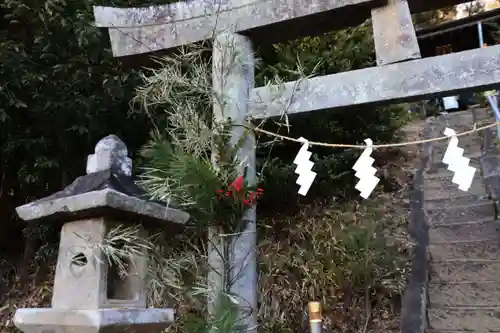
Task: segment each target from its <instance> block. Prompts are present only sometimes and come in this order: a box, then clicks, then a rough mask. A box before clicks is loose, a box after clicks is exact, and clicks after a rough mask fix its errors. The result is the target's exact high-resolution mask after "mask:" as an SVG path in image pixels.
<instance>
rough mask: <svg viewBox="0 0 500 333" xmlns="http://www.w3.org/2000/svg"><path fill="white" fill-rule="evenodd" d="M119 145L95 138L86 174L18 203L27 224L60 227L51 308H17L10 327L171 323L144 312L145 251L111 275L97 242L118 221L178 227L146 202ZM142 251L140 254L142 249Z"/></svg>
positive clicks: (77, 328)
mask: <svg viewBox="0 0 500 333" xmlns="http://www.w3.org/2000/svg"><path fill="white" fill-rule="evenodd" d="M127 155H128V152H127V147H126V146H125V144H124V143H123V142H122V141H121V140H120V139H119V138H118V137H116V136H114V135H110V136H107V137H106V138H104V139H102V140H101V141H99V143H98V144H97V145H96V147H95V153H94V154H93V155H90V156H89V157H88V160H87V175H85V176H82V177H79V178H77V179H76V180H75V181H74V182H73V183H72V184H71V185H69V186H68V187H66V188H65V189H63V190H62V191H59V192H57V193H55V194H53V195H51V196H49V197H46V198H43V199H40V200H37V201H35V202H32V203H29V204H26V205H23V206H20V207H18V208H17V213H18V215H19V216H20V218H21V219H23V220H25V221H30V222H36V223H42V222H49V221H50V222H51V223H60V224H62V229H61V240H60V245H59V254H58V258H57V267H56V274H55V280H54V289H53V296H52V307H51V308H30V309H18V310H17V311H16V313H15V316H14V323H15V325H16V326H17V327H18V328H19V329H21V330H22V331H23V332H26V333H97V332H105V333H108V332H109V333H125V332H134V333H141V332H148V333H155V332H160V331H161V329H164V328H166V327H168V326H169V325H170V324H171V323H172V321H173V319H174V310H173V309H157V308H148V307H147V288H146V273H147V268H148V263H147V255H146V253H143V254H137V255H134V256H132V257H130V258H127V260H128V261H129V262H128V265H127V269H128V274H127V275H126V276H125V277H121V276H119V272H118V271H117V269H116V267H114V266H116V265H113V264H112V263H111V264H110V262H109V260H108V258H107V257H106V254H105V252H104V251H103V246H101V245H102V244H103V242H104V241H105V238H106V235H107V233H108V232H109V231H110V230H111V229H113V228H114V227H116V226H118V225H121V224H131V223H138V225H139V228H138V229H137V230H138V231H137V232H138V233H139V235H138V236H139V237H141V236H143V235H144V236H145V232H146V229H145V227H148V226H153V225H156V226H158V225H160V226H163V227H164V228H169V227H173V226H174V225H179V224H184V223H186V222H187V220H188V219H189V215H188V214H187V213H186V212H183V211H180V210H177V209H174V208H171V207H168V206H166V205H165V204H163V203H161V202H156V201H150V200H148V199H147V197H146V193H145V192H144V191H143V190H141V189H140V188H139V187H138V186H137V185H136V184H135V183H134V182H133V180H132V162H131V159H130V158H129V157H128V156H127ZM144 251H145V250H144Z"/></svg>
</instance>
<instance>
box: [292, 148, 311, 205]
mask: <svg viewBox="0 0 500 333" xmlns="http://www.w3.org/2000/svg"><path fill="white" fill-rule="evenodd" d="M299 141H301V142H303V144H302V147H301V148H300V150H299V152H298V154H297V156H296V157H295V160H293V163H294V164H296V165H297V168H296V169H295V173H296V174H298V175H299V178H297V181H296V183H297V184H298V185H300V188H299V194H300V195H304V196H305V195H306V194H307V192H308V191H309V188H310V187H311V185H312V183H313V181H314V178H316V172H314V171H312V168H313V166H314V162H313V161H311V160H310V158H311V156H312V153H311V152H310V151H308V150H307V148H309V141H307V140H306V139H304V138H299Z"/></svg>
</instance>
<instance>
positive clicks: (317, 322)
mask: <svg viewBox="0 0 500 333" xmlns="http://www.w3.org/2000/svg"><path fill="white" fill-rule="evenodd" d="M309 326H310V328H311V333H321V326H322V322H321V303H320V302H309Z"/></svg>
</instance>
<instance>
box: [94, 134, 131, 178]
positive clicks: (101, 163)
mask: <svg viewBox="0 0 500 333" xmlns="http://www.w3.org/2000/svg"><path fill="white" fill-rule="evenodd" d="M103 170H113V171H114V172H116V173H121V174H124V175H125V176H129V177H130V176H132V160H131V159H130V157H128V149H127V146H126V145H125V143H123V141H122V140H120V139H119V138H118V137H117V136H116V135H113V134H112V135H108V136H107V137H105V138H104V139H101V140H100V141H99V142H98V143H97V145H96V146H95V153H94V154H92V155H89V157H88V158H87V174H89V173H93V172H98V171H103Z"/></svg>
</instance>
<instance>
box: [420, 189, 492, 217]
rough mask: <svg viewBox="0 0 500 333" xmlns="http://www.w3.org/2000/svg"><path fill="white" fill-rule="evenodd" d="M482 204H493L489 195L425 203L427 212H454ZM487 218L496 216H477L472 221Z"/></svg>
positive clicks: (472, 195)
mask: <svg viewBox="0 0 500 333" xmlns="http://www.w3.org/2000/svg"><path fill="white" fill-rule="evenodd" d="M485 192H486V191H485ZM481 202H492V201H491V200H489V196H488V194H487V193H484V194H483V195H475V194H467V193H465V194H464V195H463V196H460V197H456V198H447V199H435V200H425V201H424V208H425V209H426V210H427V211H429V210H434V209H445V210H454V209H456V208H457V207H459V206H467V205H471V204H474V203H476V204H477V203H481ZM487 216H494V215H485V216H477V215H476V216H474V217H473V218H472V219H473V220H477V219H479V218H484V217H487Z"/></svg>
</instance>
